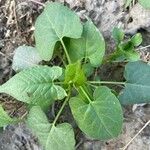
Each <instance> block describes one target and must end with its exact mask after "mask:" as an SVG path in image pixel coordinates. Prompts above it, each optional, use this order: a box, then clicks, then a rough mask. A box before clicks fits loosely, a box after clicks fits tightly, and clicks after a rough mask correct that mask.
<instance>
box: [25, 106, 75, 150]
mask: <svg viewBox="0 0 150 150" xmlns="http://www.w3.org/2000/svg"><path fill="white" fill-rule="evenodd" d="M27 125H28V127H29V128H31V130H32V131H33V132H34V133H35V135H36V136H37V137H38V139H39V141H40V143H41V145H42V146H43V148H44V150H74V146H75V140H74V132H73V129H72V127H71V125H70V124H68V123H62V124H59V125H57V126H54V125H52V124H51V123H49V121H48V119H47V117H46V115H45V114H44V112H43V111H42V110H41V108H40V107H38V106H34V107H32V109H31V110H30V112H29V115H28V118H27Z"/></svg>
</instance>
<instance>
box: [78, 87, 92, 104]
mask: <svg viewBox="0 0 150 150" xmlns="http://www.w3.org/2000/svg"><path fill="white" fill-rule="evenodd" d="M79 88H80V89H81V91H82V92H83V94H84V95H85V96H86V98H87V99H88V101H89V102H90V103H91V102H92V100H91V99H90V97H89V96H88V94H87V93H86V91H85V90H84V88H83V87H82V86H80V87H79Z"/></svg>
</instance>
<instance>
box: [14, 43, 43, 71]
mask: <svg viewBox="0 0 150 150" xmlns="http://www.w3.org/2000/svg"><path fill="white" fill-rule="evenodd" d="M40 61H42V59H41V58H40V56H39V53H38V51H37V49H36V48H34V47H31V46H19V47H18V48H17V49H16V50H15V54H14V57H13V64H12V68H13V69H14V70H15V71H17V72H18V71H21V70H23V69H27V68H29V67H33V66H36V65H37V64H38V63H39V62H40Z"/></svg>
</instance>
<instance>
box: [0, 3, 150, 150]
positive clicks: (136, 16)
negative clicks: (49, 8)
mask: <svg viewBox="0 0 150 150" xmlns="http://www.w3.org/2000/svg"><path fill="white" fill-rule="evenodd" d="M33 1H35V2H33ZM45 1H46V0H32V2H31V1H30V0H0V84H2V83H4V82H6V81H7V80H8V79H9V78H11V76H12V75H14V74H15V72H14V71H13V70H12V68H11V64H12V58H13V54H14V50H15V48H17V47H18V46H20V45H23V44H26V45H34V36H33V31H34V22H35V20H36V18H37V16H38V15H39V14H40V13H41V12H42V10H43V6H42V5H41V4H37V2H39V3H45ZM56 1H59V2H61V3H65V4H66V5H68V6H69V7H70V8H71V9H72V10H74V11H75V12H76V13H77V14H78V15H79V16H80V17H81V18H82V19H85V18H86V17H87V16H88V17H89V18H91V19H92V21H93V22H94V23H95V25H96V26H97V27H98V28H99V30H100V31H101V32H102V33H103V35H104V37H105V40H106V43H107V52H108V53H109V52H110V51H113V48H114V41H113V40H112V37H111V31H112V28H113V27H114V26H119V27H122V28H123V29H124V30H125V32H126V34H127V35H133V34H134V33H136V32H141V33H142V35H143V38H144V41H143V43H142V46H141V47H140V48H139V49H138V51H139V52H140V53H141V58H142V59H143V60H144V61H149V60H150V49H149V48H145V46H147V45H150V10H145V9H144V8H142V7H141V6H140V5H139V4H138V3H133V4H132V5H131V6H130V7H129V8H128V9H125V8H124V0H56ZM116 67H117V69H118V68H119V66H115V67H114V68H113V69H112V68H107V71H105V69H104V74H103V76H106V74H107V76H108V78H112V75H113V77H117V78H118V77H122V76H121V75H120V74H121V73H118V71H116V70H117V69H116ZM0 102H1V103H2V104H3V106H4V107H5V109H6V110H7V111H8V113H9V114H10V115H11V116H16V117H17V116H22V115H24V114H25V113H26V109H25V106H24V104H22V103H18V102H16V101H15V100H14V99H13V98H12V97H9V96H7V95H1V96H0ZM123 109H124V118H125V119H124V127H123V132H122V134H121V135H120V136H119V137H118V138H116V139H114V140H110V141H107V142H101V141H96V140H91V139H89V138H88V137H85V135H83V134H82V133H81V132H80V131H79V129H77V131H76V139H77V143H76V149H77V150H100V149H101V150H119V149H121V148H122V147H124V146H125V145H126V144H127V143H128V142H129V141H130V140H131V139H132V137H133V136H134V135H135V134H136V133H137V132H138V131H139V130H140V129H141V128H142V127H143V126H144V125H145V123H146V122H147V121H148V120H150V115H149V114H150V105H148V104H143V105H134V106H130V107H126V108H123ZM67 112H68V110H67ZM69 119H70V121H72V117H71V116H70V118H69ZM127 149H128V150H135V149H136V150H150V126H147V127H146V128H145V129H144V130H143V131H142V133H141V134H139V135H138V136H137V137H136V138H135V140H134V141H133V142H132V143H131V144H130V145H129V146H128V148H127ZM0 150H41V147H40V146H39V145H38V140H37V139H36V137H35V136H34V135H32V134H31V133H30V131H29V130H28V129H27V128H26V127H25V125H23V124H19V125H16V126H8V127H6V128H5V129H4V131H3V132H1V133H0Z"/></svg>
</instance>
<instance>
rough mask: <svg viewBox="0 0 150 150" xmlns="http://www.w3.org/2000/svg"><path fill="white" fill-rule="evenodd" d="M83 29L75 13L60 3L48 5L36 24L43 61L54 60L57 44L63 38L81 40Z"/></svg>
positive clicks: (39, 49)
mask: <svg viewBox="0 0 150 150" xmlns="http://www.w3.org/2000/svg"><path fill="white" fill-rule="evenodd" d="M82 28H83V27H82V25H81V23H80V19H79V17H78V16H77V15H76V14H75V13H74V12H72V11H71V10H69V9H68V8H67V7H65V6H63V5H62V4H60V3H57V2H51V3H48V4H47V5H46V7H45V9H44V12H43V13H42V14H41V15H40V16H39V17H38V19H37V21H36V24H35V40H36V47H37V49H38V51H39V53H40V56H41V57H42V59H44V60H46V61H47V60H50V59H51V58H52V55H53V51H54V47H55V44H56V42H58V41H61V42H62V39H63V37H70V38H80V37H81V34H82Z"/></svg>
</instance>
